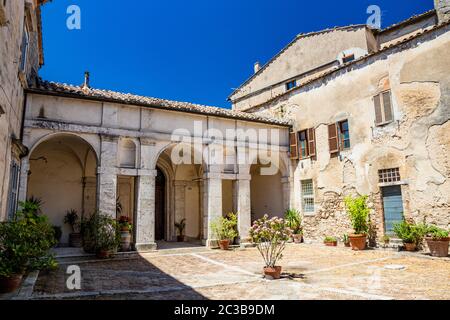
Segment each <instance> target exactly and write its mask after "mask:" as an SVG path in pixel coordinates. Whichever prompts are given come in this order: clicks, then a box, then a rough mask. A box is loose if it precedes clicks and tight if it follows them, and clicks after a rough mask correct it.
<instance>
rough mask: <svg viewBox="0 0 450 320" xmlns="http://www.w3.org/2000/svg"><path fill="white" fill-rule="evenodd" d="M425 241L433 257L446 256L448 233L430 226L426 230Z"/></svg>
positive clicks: (449, 240)
mask: <svg viewBox="0 0 450 320" xmlns="http://www.w3.org/2000/svg"><path fill="white" fill-rule="evenodd" d="M425 239H426V241H427V245H428V248H429V249H430V253H431V255H432V256H433V257H447V256H448V245H449V242H450V238H449V231H447V230H444V229H441V228H438V227H437V226H435V225H431V226H428V228H427V232H426V238H425Z"/></svg>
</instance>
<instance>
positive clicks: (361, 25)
mask: <svg viewBox="0 0 450 320" xmlns="http://www.w3.org/2000/svg"><path fill="white" fill-rule="evenodd" d="M365 27H366V25H365V24H355V25H349V26H345V27H334V28H329V29H324V30H320V31H313V32H308V33H300V34H298V35H297V36H296V37H295V39H294V40H292V41H291V42H289V43H288V45H287V46H285V47H284V48H283V49H281V51H280V52H278V53H277V54H276V55H275V56H274V57H273V58H272V59H270V60H269V61H268V62H267V63H266V64H265V65H263V66H262V67H261V69H259V70H258V72H256V73H254V74H252V75H251V76H250V77H249V78H248V79H247V80H245V81H244V82H243V83H242V84H241V85H240V86H239V87H238V88H237V89H235V90H234V91H233V92H232V93H231V94H230V95H229V96H228V100H230V99H231V97H232V96H233V95H234V94H235V93H237V92H238V91H239V90H240V89H242V88H243V87H244V86H245V85H247V84H248V83H249V82H250V81H252V80H253V78H255V77H256V76H258V75H259V74H260V73H261V72H263V71H264V70H265V69H266V68H267V67H268V66H269V65H270V64H271V63H272V62H274V61H275V60H276V59H277V58H278V57H279V56H281V55H282V54H283V53H284V52H285V51H286V50H287V49H289V48H290V47H291V46H292V45H293V44H295V43H296V42H297V41H298V40H300V39H304V38H307V37H312V36H316V35H319V34H322V33H328V32H333V31H339V30H349V29H357V28H365Z"/></svg>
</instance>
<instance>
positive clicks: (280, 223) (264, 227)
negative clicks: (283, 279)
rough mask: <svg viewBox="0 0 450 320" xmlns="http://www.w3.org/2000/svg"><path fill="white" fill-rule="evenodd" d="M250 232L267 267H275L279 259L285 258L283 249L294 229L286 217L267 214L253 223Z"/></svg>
mask: <svg viewBox="0 0 450 320" xmlns="http://www.w3.org/2000/svg"><path fill="white" fill-rule="evenodd" d="M249 234H250V237H251V239H252V241H253V242H254V243H256V246H257V248H258V250H259V252H260V253H261V255H262V257H263V259H264V262H265V264H266V265H265V267H271V268H274V267H275V265H276V263H277V261H278V260H280V259H282V258H283V251H284V248H285V247H286V242H287V241H288V240H289V239H290V238H291V236H292V230H291V229H290V228H289V226H288V223H287V222H286V221H285V220H284V219H281V218H278V217H275V218H271V219H269V216H268V215H265V216H264V217H263V218H262V219H259V220H257V221H255V222H254V223H253V226H252V227H251V228H250V232H249Z"/></svg>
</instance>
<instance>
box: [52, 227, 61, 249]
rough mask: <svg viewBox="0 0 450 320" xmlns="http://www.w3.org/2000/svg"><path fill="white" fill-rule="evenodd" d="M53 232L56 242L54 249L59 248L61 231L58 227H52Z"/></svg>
mask: <svg viewBox="0 0 450 320" xmlns="http://www.w3.org/2000/svg"><path fill="white" fill-rule="evenodd" d="M52 228H53V232H54V233H55V240H56V244H55V247H57V246H59V242H60V241H61V237H62V229H61V227H60V226H53V227H52Z"/></svg>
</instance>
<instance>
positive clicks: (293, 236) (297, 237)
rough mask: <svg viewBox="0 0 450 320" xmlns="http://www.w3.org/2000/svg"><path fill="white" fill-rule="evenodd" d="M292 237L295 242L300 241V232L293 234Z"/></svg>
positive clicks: (301, 238) (301, 237)
mask: <svg viewBox="0 0 450 320" xmlns="http://www.w3.org/2000/svg"><path fill="white" fill-rule="evenodd" d="M292 239H293V240H294V242H295V243H302V240H303V235H302V234H293V235H292Z"/></svg>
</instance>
